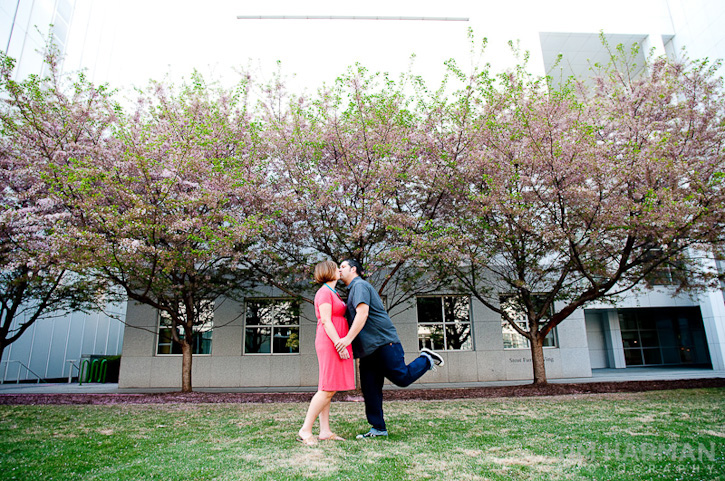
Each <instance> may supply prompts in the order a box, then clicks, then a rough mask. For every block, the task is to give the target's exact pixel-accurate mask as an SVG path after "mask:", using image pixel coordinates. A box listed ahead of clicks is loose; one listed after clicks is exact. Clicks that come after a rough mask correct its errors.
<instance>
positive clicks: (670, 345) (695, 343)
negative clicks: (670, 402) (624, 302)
mask: <svg viewBox="0 0 725 481" xmlns="http://www.w3.org/2000/svg"><path fill="white" fill-rule="evenodd" d="M618 314H619V325H620V328H621V330H622V345H623V347H624V359H625V362H626V364H627V366H628V367H629V366H661V365H692V366H703V367H705V366H710V365H711V364H710V352H709V350H708V347H707V338H706V337H705V328H704V326H703V323H702V315H701V313H700V308H699V307H664V308H633V309H618Z"/></svg>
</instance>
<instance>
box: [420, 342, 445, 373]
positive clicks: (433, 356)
mask: <svg viewBox="0 0 725 481" xmlns="http://www.w3.org/2000/svg"><path fill="white" fill-rule="evenodd" d="M420 353H421V354H425V355H426V356H428V358H429V359H430V360H431V361H432V362H433V364H432V365H431V369H432V370H435V367H436V366H442V365H444V364H445V361H444V360H443V358H442V357H441V355H440V354H438V353H437V352H435V351H431V350H430V349H428V348H427V347H424V348H423V349H421V350H420Z"/></svg>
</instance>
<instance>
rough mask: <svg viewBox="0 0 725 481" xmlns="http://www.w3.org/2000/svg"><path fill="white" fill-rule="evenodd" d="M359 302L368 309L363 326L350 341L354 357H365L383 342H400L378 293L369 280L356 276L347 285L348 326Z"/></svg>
mask: <svg viewBox="0 0 725 481" xmlns="http://www.w3.org/2000/svg"><path fill="white" fill-rule="evenodd" d="M360 304H367V305H368V307H369V308H370V309H369V314H368V319H367V321H366V322H365V326H364V327H363V328H362V330H361V331H360V333H359V334H358V335H357V337H356V338H355V339H354V340H353V341H352V353H353V356H354V357H365V356H368V355H370V354H372V353H373V352H374V351H375V350H376V349H377V348H379V347H380V346H382V345H384V344H388V343H391V342H400V338H399V337H398V331H396V330H395V326H393V322H392V321H391V320H390V316H388V312H387V311H386V310H385V306H383V301H382V299H380V296H379V295H378V293H377V292H376V291H375V289H374V288H373V286H371V285H370V283H369V282H367V281H365V280H363V279H362V278H360V277H356V278H354V279H353V280H352V282H351V283H350V285H349V286H348V294H347V322H348V324H350V326H352V322H353V320H354V319H355V314H356V309H357V306H359V305H360Z"/></svg>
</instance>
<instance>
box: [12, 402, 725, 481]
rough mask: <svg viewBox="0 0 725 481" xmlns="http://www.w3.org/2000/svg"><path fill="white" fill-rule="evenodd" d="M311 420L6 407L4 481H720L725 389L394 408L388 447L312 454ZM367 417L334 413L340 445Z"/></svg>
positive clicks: (162, 409) (152, 408) (233, 411)
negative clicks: (306, 431)
mask: <svg viewBox="0 0 725 481" xmlns="http://www.w3.org/2000/svg"><path fill="white" fill-rule="evenodd" d="M306 408H307V405H306V404H249V405H233V404H167V405H118V406H0V479H18V480H33V479H38V480H49V479H83V480H100V479H104V480H111V479H130V480H142V479H159V480H176V479H209V480H212V479H214V480H240V479H260V480H267V479H331V480H343V479H350V480H360V479H381V480H383V479H384V480H389V479H436V480H437V479H442V480H457V479H466V480H468V479H491V480H512V479H513V480H518V479H541V480H558V479H567V480H577V479H594V480H607V479H611V480H642V479H657V480H666V479H671V480H675V479H678V480H683V479H685V480H689V479H691V480H714V479H720V480H723V481H725V389H702V390H682V391H658V392H649V393H637V394H609V395H586V396H575V397H553V398H552V397H548V398H516V399H512V398H508V399H478V400H463V401H434V402H424V401H409V402H404V401H398V402H389V403H386V416H387V420H388V428H389V429H390V432H391V436H390V437H389V438H388V439H374V440H365V441H356V440H354V439H350V440H348V441H345V442H332V441H327V442H322V443H320V444H319V445H317V446H315V447H306V446H302V445H301V444H299V443H297V442H295V433H296V432H297V429H298V428H299V425H300V424H301V423H302V418H303V416H304V413H305V410H306ZM363 416H364V414H363V404H362V403H335V404H333V407H332V424H333V427H334V429H335V431H337V432H338V434H340V435H342V436H345V437H348V438H354V435H355V434H356V433H358V432H362V431H363V430H366V429H367V425H366V423H365V422H364V419H363Z"/></svg>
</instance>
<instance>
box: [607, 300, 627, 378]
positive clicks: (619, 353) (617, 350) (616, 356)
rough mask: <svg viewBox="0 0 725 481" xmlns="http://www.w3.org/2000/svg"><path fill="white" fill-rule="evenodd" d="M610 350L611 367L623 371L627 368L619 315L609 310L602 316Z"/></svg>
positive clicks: (608, 353) (608, 351)
mask: <svg viewBox="0 0 725 481" xmlns="http://www.w3.org/2000/svg"><path fill="white" fill-rule="evenodd" d="M602 317H603V319H602V320H603V321H604V330H605V335H606V336H607V337H606V340H607V344H608V346H607V347H608V350H607V355H608V357H609V365H610V367H613V368H616V369H623V368H625V367H627V363H626V362H625V360H624V345H623V344H622V328H621V327H620V326H619V314H618V313H617V310H616V309H608V310H607V312H606V313H605V314H604V315H603V316H602Z"/></svg>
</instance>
